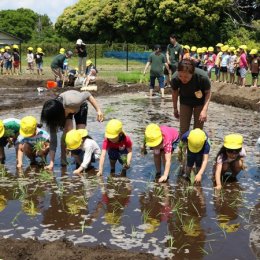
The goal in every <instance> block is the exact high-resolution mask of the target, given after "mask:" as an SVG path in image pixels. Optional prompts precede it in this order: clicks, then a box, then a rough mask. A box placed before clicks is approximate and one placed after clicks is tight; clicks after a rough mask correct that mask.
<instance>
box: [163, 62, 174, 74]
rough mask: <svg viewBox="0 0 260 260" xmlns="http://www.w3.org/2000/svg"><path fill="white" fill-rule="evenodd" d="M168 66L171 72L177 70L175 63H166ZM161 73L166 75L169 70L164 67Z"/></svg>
mask: <svg viewBox="0 0 260 260" xmlns="http://www.w3.org/2000/svg"><path fill="white" fill-rule="evenodd" d="M168 66H169V69H170V71H171V72H172V74H173V73H174V72H175V71H176V70H177V65H171V64H168ZM163 74H164V75H166V76H168V75H169V72H168V70H167V69H166V68H164V71H163Z"/></svg>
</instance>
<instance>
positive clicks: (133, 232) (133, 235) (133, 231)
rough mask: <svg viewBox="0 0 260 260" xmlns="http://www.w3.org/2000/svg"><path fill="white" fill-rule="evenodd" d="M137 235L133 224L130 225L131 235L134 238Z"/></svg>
mask: <svg viewBox="0 0 260 260" xmlns="http://www.w3.org/2000/svg"><path fill="white" fill-rule="evenodd" d="M136 236H137V231H136V229H135V226H132V232H131V237H132V238H135V237H136Z"/></svg>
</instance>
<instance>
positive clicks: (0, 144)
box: [0, 136, 8, 147]
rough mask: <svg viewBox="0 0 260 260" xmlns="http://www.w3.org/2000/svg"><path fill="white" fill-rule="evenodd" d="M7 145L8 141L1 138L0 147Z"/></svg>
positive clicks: (5, 138) (3, 137)
mask: <svg viewBox="0 0 260 260" xmlns="http://www.w3.org/2000/svg"><path fill="white" fill-rule="evenodd" d="M7 144H8V139H7V137H5V136H2V137H1V138H0V146H1V147H5V146H6V145H7Z"/></svg>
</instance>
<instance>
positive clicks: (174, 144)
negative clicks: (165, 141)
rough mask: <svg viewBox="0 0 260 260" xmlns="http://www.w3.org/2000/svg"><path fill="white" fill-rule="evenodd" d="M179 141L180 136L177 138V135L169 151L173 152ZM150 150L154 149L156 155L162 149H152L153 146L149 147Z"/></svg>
mask: <svg viewBox="0 0 260 260" xmlns="http://www.w3.org/2000/svg"><path fill="white" fill-rule="evenodd" d="M179 142H180V138H179V137H178V139H177V140H175V141H174V142H172V150H171V153H173V152H174V150H175V149H176V148H177V147H178V145H179ZM150 150H153V151H154V154H157V155H158V154H160V153H161V152H163V151H164V149H153V148H150Z"/></svg>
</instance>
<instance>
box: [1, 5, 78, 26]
mask: <svg viewBox="0 0 260 260" xmlns="http://www.w3.org/2000/svg"><path fill="white" fill-rule="evenodd" d="M77 2H78V0H0V10H6V9H14V10H15V9H18V8H29V9H32V10H33V11H34V12H36V13H38V14H47V15H48V16H49V18H50V19H51V21H52V22H53V23H55V22H56V20H57V18H58V16H60V15H61V14H62V13H63V10H64V9H65V8H66V7H68V6H70V5H73V4H75V3H77Z"/></svg>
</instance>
